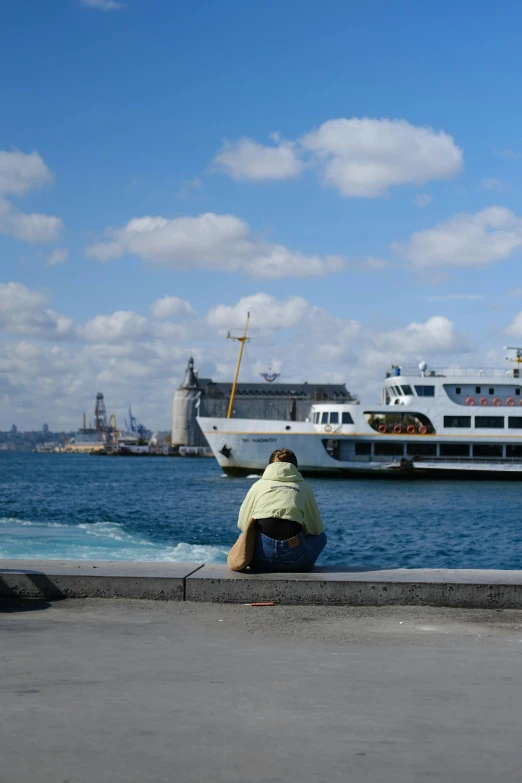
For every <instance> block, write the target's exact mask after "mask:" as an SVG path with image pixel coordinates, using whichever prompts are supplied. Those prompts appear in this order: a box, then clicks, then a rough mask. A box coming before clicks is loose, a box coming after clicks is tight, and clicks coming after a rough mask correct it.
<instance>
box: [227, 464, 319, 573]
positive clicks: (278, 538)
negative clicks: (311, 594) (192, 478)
mask: <svg viewBox="0 0 522 783" xmlns="http://www.w3.org/2000/svg"><path fill="white" fill-rule="evenodd" d="M251 519H254V520H255V527H256V543H255V549H254V557H253V560H252V562H251V563H250V567H251V568H252V569H253V570H255V571H308V570H309V569H311V568H313V566H314V565H315V561H316V560H317V558H318V557H319V555H320V554H321V552H322V551H323V549H324V547H325V546H326V535H325V533H324V530H323V522H322V520H321V514H320V513H319V509H318V507H317V503H316V500H315V497H314V493H313V491H312V489H311V487H310V486H309V485H308V484H307V483H306V481H304V479H303V477H302V476H301V474H300V473H299V471H298V469H297V458H296V456H295V454H294V452H293V451H290V449H277V451H274V452H273V454H272V455H271V456H270V461H269V465H268V467H267V468H266V470H265V472H264V473H263V476H262V477H261V478H260V479H259V481H256V483H255V484H253V485H252V487H251V488H250V490H249V492H248V494H247V496H246V498H245V500H244V501H243V504H242V506H241V509H240V511H239V520H238V527H239V529H240V530H242V531H245V530H246V529H247V526H248V524H249V521H250V520H251Z"/></svg>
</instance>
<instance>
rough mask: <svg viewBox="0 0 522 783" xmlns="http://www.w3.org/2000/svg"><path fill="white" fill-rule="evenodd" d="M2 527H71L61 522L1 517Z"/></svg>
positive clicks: (0, 523)
mask: <svg viewBox="0 0 522 783" xmlns="http://www.w3.org/2000/svg"><path fill="white" fill-rule="evenodd" d="M0 525H21V526H22V527H70V525H64V524H62V523H61V522H32V521H31V520H30V519H18V518H17V517H0Z"/></svg>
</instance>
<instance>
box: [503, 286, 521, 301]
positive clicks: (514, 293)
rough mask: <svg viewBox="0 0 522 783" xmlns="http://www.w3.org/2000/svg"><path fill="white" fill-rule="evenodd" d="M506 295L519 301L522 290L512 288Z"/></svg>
mask: <svg viewBox="0 0 522 783" xmlns="http://www.w3.org/2000/svg"><path fill="white" fill-rule="evenodd" d="M506 293H507V295H508V296H511V297H513V299H518V297H519V296H522V288H511V289H509V291H507V292H506Z"/></svg>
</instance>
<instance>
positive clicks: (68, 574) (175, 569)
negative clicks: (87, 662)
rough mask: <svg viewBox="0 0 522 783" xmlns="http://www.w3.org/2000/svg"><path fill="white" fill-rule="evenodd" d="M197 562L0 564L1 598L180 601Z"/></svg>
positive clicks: (35, 561) (13, 561) (23, 561)
mask: <svg viewBox="0 0 522 783" xmlns="http://www.w3.org/2000/svg"><path fill="white" fill-rule="evenodd" d="M201 567H202V564H201V563H123V562H104V561H101V560H100V561H96V562H91V561H80V562H79V561H77V560H10V561H6V560H4V561H0V597H2V598H52V599H58V598H145V599H151V600H169V601H183V600H184V599H185V579H186V577H187V576H190V574H192V573H194V571H197V570H198V568H201Z"/></svg>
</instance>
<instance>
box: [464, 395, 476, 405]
mask: <svg viewBox="0 0 522 783" xmlns="http://www.w3.org/2000/svg"><path fill="white" fill-rule="evenodd" d="M466 405H475V400H474V399H473V397H468V399H467V400H466Z"/></svg>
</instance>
